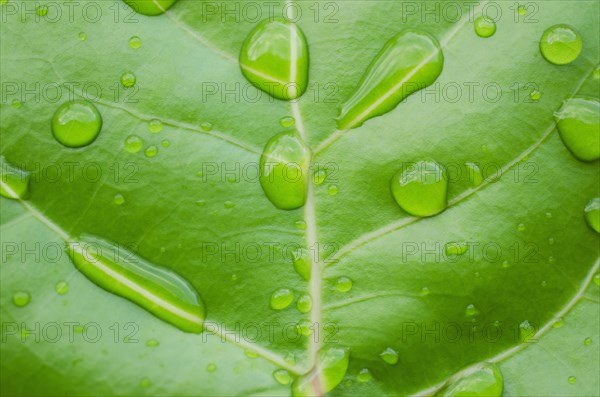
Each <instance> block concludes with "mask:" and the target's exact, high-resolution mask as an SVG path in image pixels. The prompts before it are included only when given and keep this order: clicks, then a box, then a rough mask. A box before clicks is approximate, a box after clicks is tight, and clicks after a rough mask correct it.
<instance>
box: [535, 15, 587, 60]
mask: <svg viewBox="0 0 600 397" xmlns="http://www.w3.org/2000/svg"><path fill="white" fill-rule="evenodd" d="M582 48H583V41H582V40H581V35H580V34H579V33H577V31H576V30H575V29H573V28H572V27H570V26H569V25H564V24H559V25H554V26H550V27H549V28H548V29H546V30H545V31H544V33H543V34H542V38H541V39H540V52H541V53H542V56H543V57H544V58H545V59H546V60H547V61H548V62H550V63H553V64H555V65H566V64H568V63H571V62H573V61H574V60H576V59H577V57H578V56H579V54H581V49H582Z"/></svg>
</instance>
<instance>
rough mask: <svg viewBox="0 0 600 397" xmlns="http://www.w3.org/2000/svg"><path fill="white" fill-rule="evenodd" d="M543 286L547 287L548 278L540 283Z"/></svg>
mask: <svg viewBox="0 0 600 397" xmlns="http://www.w3.org/2000/svg"><path fill="white" fill-rule="evenodd" d="M540 285H541V286H542V287H546V286H547V285H548V282H546V280H544V281H542V282H541V284H540Z"/></svg>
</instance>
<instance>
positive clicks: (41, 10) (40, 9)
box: [35, 5, 48, 17]
mask: <svg viewBox="0 0 600 397" xmlns="http://www.w3.org/2000/svg"><path fill="white" fill-rule="evenodd" d="M35 13H36V14H38V15H39V16H41V17H45V16H46V15H48V6H46V5H38V6H37V7H35Z"/></svg>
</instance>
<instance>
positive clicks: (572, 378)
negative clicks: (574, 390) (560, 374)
mask: <svg viewBox="0 0 600 397" xmlns="http://www.w3.org/2000/svg"><path fill="white" fill-rule="evenodd" d="M568 381H569V384H571V385H574V384H575V382H577V378H576V377H574V376H569V379H568Z"/></svg>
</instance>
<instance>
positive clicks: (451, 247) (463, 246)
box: [444, 241, 469, 256]
mask: <svg viewBox="0 0 600 397" xmlns="http://www.w3.org/2000/svg"><path fill="white" fill-rule="evenodd" d="M444 248H445V250H446V256H460V255H462V254H464V253H465V252H467V250H468V249H469V246H468V244H467V243H466V242H464V241H460V242H455V243H446V245H445V247H444Z"/></svg>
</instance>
